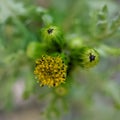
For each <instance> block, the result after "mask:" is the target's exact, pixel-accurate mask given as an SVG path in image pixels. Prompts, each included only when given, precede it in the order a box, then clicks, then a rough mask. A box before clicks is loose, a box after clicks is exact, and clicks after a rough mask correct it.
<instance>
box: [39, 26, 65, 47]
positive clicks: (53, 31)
mask: <svg viewBox="0 0 120 120" xmlns="http://www.w3.org/2000/svg"><path fill="white" fill-rule="evenodd" d="M41 33H42V37H43V38H42V39H43V40H44V41H45V42H46V44H54V45H55V44H57V45H59V46H61V45H63V44H64V40H63V34H62V32H61V30H60V29H59V28H58V27H57V26H48V27H45V28H43V29H42V30H41Z"/></svg>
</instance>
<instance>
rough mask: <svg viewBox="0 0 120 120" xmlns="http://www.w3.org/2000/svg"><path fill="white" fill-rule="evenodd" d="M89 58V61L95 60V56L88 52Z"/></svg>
mask: <svg viewBox="0 0 120 120" xmlns="http://www.w3.org/2000/svg"><path fill="white" fill-rule="evenodd" d="M89 59H90V62H92V61H94V60H95V56H94V55H92V54H91V53H90V56H89Z"/></svg>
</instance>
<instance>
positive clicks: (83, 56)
mask: <svg viewBox="0 0 120 120" xmlns="http://www.w3.org/2000/svg"><path fill="white" fill-rule="evenodd" d="M71 58H72V60H73V62H76V64H78V65H80V66H81V67H83V68H90V67H93V66H95V65H96V64H97V63H98V61H99V54H98V52H97V51H96V50H95V49H93V48H89V47H81V48H79V49H76V50H74V51H72V55H71Z"/></svg>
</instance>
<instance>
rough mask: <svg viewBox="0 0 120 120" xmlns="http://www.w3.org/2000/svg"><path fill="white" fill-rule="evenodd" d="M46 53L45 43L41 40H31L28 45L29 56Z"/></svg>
mask: <svg viewBox="0 0 120 120" xmlns="http://www.w3.org/2000/svg"><path fill="white" fill-rule="evenodd" d="M43 53H44V45H43V44H40V43H39V42H31V43H29V45H28V47H27V51H26V54H27V56H28V57H29V58H34V59H36V58H39V57H40V56H41V55H42V54H43Z"/></svg>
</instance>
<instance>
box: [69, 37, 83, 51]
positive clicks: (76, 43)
mask: <svg viewBox="0 0 120 120" xmlns="http://www.w3.org/2000/svg"><path fill="white" fill-rule="evenodd" d="M82 44H83V43H82V39H81V38H79V37H76V38H73V39H71V40H70V41H69V43H68V45H69V47H70V48H72V49H74V48H79V47H80V46H81V45H82Z"/></svg>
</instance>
